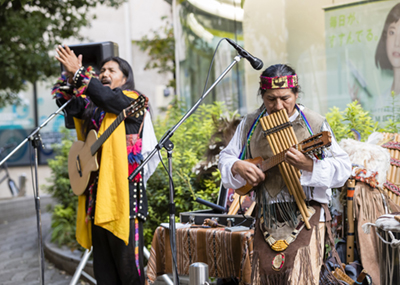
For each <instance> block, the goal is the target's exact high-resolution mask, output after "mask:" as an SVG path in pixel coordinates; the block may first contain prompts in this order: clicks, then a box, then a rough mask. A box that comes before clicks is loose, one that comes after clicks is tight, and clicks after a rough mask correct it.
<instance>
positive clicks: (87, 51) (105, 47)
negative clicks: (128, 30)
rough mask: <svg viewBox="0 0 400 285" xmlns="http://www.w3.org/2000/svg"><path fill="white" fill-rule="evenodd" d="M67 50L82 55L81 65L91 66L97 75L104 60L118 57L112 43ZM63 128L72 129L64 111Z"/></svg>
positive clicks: (78, 46)
mask: <svg viewBox="0 0 400 285" xmlns="http://www.w3.org/2000/svg"><path fill="white" fill-rule="evenodd" d="M69 48H70V49H71V50H73V51H74V53H75V55H76V56H78V55H80V54H81V55H82V64H83V65H84V66H85V67H88V66H92V67H93V68H94V70H95V72H96V73H97V74H99V73H100V69H101V63H102V62H103V60H105V59H106V58H109V57H111V56H119V53H118V44H117V43H114V42H101V43H88V44H78V45H70V46H69ZM61 71H64V67H63V65H62V64H61ZM63 111H64V117H65V127H66V128H68V129H74V128H75V125H74V120H73V118H72V117H71V116H69V115H68V114H67V112H66V111H65V110H63Z"/></svg>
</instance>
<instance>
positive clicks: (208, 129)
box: [144, 101, 226, 245]
mask: <svg viewBox="0 0 400 285" xmlns="http://www.w3.org/2000/svg"><path fill="white" fill-rule="evenodd" d="M184 106H185V104H184V103H183V102H179V101H175V102H173V104H172V107H171V106H170V108H169V110H168V112H167V116H166V118H165V119H160V118H158V119H157V121H156V122H155V123H154V129H155V133H156V136H157V138H158V139H160V138H161V137H162V135H163V134H164V133H165V132H166V130H168V129H170V128H171V127H173V126H174V125H175V124H176V123H177V122H178V121H179V120H180V119H181V118H182V116H183V115H184V113H185V108H184ZM225 111H226V109H225V106H224V105H223V104H222V103H219V102H215V103H214V104H209V105H201V106H199V108H198V109H197V110H196V111H195V113H194V114H193V115H191V116H190V117H189V118H188V119H187V120H186V121H185V122H184V123H183V124H182V125H181V126H180V127H179V128H178V129H177V130H176V132H175V133H174V135H173V136H172V138H171V141H172V142H173V143H174V151H173V158H172V170H173V181H174V186H175V200H174V202H175V206H176V212H177V213H176V217H177V219H178V218H179V213H181V212H187V211H195V210H199V209H206V208H207V207H205V206H203V205H200V204H198V203H197V202H195V201H194V199H195V198H196V197H199V198H202V199H204V200H208V201H210V202H213V203H217V198H218V193H219V185H220V180H221V175H220V173H219V171H218V169H217V168H216V167H213V168H212V169H211V171H209V172H208V174H206V175H203V176H200V177H199V175H198V172H199V170H198V168H196V166H199V165H200V162H201V161H202V160H203V159H204V155H205V153H206V151H207V148H208V147H209V142H210V137H211V136H212V134H213V133H214V132H215V131H216V126H215V122H214V120H213V117H214V118H220V117H221V116H222V114H223V113H225ZM162 157H163V161H164V164H165V165H166V167H168V160H167V153H166V151H165V150H164V149H163V150H162ZM147 193H148V197H149V219H148V220H147V222H146V224H145V230H144V235H145V244H146V245H150V244H151V241H152V238H153V234H154V231H155V229H156V228H157V226H159V225H160V223H162V222H168V221H169V212H168V204H169V184H168V174H167V172H166V171H165V170H164V168H163V166H162V164H161V163H160V164H159V166H158V167H157V169H156V171H155V173H154V174H153V175H152V176H151V178H150V179H149V181H148V183H147Z"/></svg>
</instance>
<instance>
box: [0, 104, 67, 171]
mask: <svg viewBox="0 0 400 285" xmlns="http://www.w3.org/2000/svg"><path fill="white" fill-rule="evenodd" d="M70 102H71V100H69V101H67V102H65V103H64V105H62V106H61V107H60V108H59V109H58V110H57V111H55V112H54V113H53V114H51V115H50V116H49V117H48V118H47V120H46V121H44V122H43V124H41V125H40V126H39V127H37V128H36V129H35V130H34V131H33V132H32V133H31V134H30V135H29V136H28V137H27V138H25V139H24V140H23V141H22V142H21V143H20V144H19V145H18V146H17V147H16V148H14V149H13V151H12V152H10V153H9V154H8V155H7V156H6V157H5V158H4V159H3V160H2V161H1V162H0V166H1V165H3V163H4V162H6V161H7V160H8V159H9V158H10V157H11V156H12V155H13V154H14V153H16V152H17V151H18V150H19V149H20V148H21V147H22V146H23V145H24V144H25V143H26V142H27V141H28V140H29V138H30V137H33V136H34V135H36V134H37V133H38V132H39V131H40V130H41V129H42V128H43V127H45V126H46V125H47V123H48V122H50V121H51V120H52V119H53V118H54V117H55V116H56V115H59V114H60V113H61V111H62V110H63V109H64V108H65V107H66V106H67V105H68V104H69V103H70Z"/></svg>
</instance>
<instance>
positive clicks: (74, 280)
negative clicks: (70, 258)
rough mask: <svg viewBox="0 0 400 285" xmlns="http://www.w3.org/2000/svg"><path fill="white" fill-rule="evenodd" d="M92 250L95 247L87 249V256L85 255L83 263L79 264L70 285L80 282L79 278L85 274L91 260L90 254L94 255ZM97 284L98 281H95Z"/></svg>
mask: <svg viewBox="0 0 400 285" xmlns="http://www.w3.org/2000/svg"><path fill="white" fill-rule="evenodd" d="M92 249H93V247H92V248H90V250H88V249H86V251H85V254H84V255H83V257H82V259H81V261H80V262H79V264H78V267H77V268H76V271H75V273H74V276H72V279H71V282H70V283H69V284H70V285H75V284H76V283H77V282H78V281H79V277H80V276H81V274H82V273H83V269H84V268H85V266H86V263H87V261H88V260H89V256H90V254H92ZM89 276H90V275H89ZM85 277H86V276H85ZM90 277H91V276H90ZM95 284H96V280H95Z"/></svg>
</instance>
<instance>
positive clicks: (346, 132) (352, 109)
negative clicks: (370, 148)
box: [326, 101, 379, 141]
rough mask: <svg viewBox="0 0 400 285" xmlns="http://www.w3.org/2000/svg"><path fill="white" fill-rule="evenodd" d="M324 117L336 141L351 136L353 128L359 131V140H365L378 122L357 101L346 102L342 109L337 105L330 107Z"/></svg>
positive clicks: (374, 129)
mask: <svg viewBox="0 0 400 285" xmlns="http://www.w3.org/2000/svg"><path fill="white" fill-rule="evenodd" d="M326 119H327V121H328V123H329V125H330V126H331V128H332V130H333V133H334V134H335V136H336V139H337V141H340V140H342V139H344V138H350V137H353V133H352V130H353V129H354V130H356V131H358V132H359V133H360V135H361V141H366V140H367V139H368V136H369V135H370V134H371V133H373V132H375V131H377V130H378V128H379V125H378V122H375V121H374V120H373V119H372V118H371V116H370V115H369V113H368V112H367V111H365V110H364V109H363V108H362V107H361V105H360V104H359V103H358V102H357V101H354V102H352V103H350V104H348V105H347V108H346V109H345V110H344V111H340V110H339V109H338V108H337V107H333V108H331V109H330V112H329V113H327V114H326Z"/></svg>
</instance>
